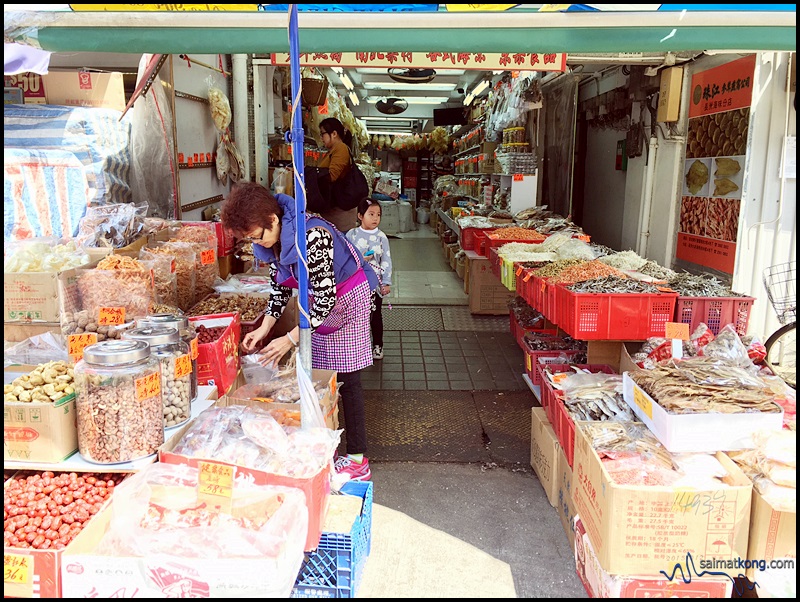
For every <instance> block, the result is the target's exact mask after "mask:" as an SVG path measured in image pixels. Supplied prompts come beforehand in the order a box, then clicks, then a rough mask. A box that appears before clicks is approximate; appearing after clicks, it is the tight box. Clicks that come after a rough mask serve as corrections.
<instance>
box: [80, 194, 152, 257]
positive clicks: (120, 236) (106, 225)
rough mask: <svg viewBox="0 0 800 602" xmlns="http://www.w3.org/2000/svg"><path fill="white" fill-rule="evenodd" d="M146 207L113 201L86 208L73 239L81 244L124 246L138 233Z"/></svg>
mask: <svg viewBox="0 0 800 602" xmlns="http://www.w3.org/2000/svg"><path fill="white" fill-rule="evenodd" d="M145 215H147V206H146V205H144V206H136V205H134V204H132V203H114V204H110V205H99V206H95V207H87V208H86V215H84V216H83V217H82V218H81V221H80V224H79V225H78V235H77V236H76V237H75V238H76V242H77V244H78V245H79V246H82V247H100V248H109V247H110V248H115V249H119V248H121V247H125V246H127V245H129V244H130V243H132V242H133V241H134V240H136V239H137V238H138V237H139V236H141V234H142V232H143V230H144V217H145Z"/></svg>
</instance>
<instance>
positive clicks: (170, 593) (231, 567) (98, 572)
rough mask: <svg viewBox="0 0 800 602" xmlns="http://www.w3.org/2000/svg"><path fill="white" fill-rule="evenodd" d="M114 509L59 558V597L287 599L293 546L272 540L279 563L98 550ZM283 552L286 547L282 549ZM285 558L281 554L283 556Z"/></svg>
mask: <svg viewBox="0 0 800 602" xmlns="http://www.w3.org/2000/svg"><path fill="white" fill-rule="evenodd" d="M111 517H112V509H111V507H106V508H105V509H104V510H103V511H101V512H100V513H98V514H97V515H96V516H95V518H94V519H93V520H92V522H91V523H90V524H89V525H87V527H86V529H84V531H83V532H82V533H81V535H82V536H83V537H81V539H80V541H78V539H77V538H76V539H75V541H74V542H73V544H71V545H70V546H68V547H67V548H66V550H64V553H63V555H62V557H61V562H60V573H61V585H62V587H61V589H62V595H61V596H59V597H63V598H84V597H90V598H92V597H99V598H134V597H135V598H143V597H144V598H175V597H178V598H181V597H189V598H209V597H211V598H224V597H229V596H230V595H231V593H232V592H236V596H238V597H240V598H241V597H244V598H249V597H256V596H266V597H270V598H272V597H275V598H277V597H288V591H290V589H291V586H292V585H294V582H293V580H292V579H291V576H290V573H289V571H291V570H292V568H293V567H292V563H293V562H295V561H296V557H297V553H298V549H297V544H293V543H292V542H280V541H276V543H275V545H276V549H278V550H281V554H282V558H283V559H282V560H275V559H272V558H235V559H231V558H182V557H177V556H169V555H164V554H161V555H153V556H151V557H146V558H141V557H132V556H108V555H100V554H98V553H97V552H96V549H97V546H98V544H99V543H100V541H101V540H102V539H103V537H104V535H105V534H106V532H107V530H108V528H109V525H110V523H111ZM284 548H285V549H284ZM284 554H285V556H283V555H284Z"/></svg>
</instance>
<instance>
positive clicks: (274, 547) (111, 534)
mask: <svg viewBox="0 0 800 602" xmlns="http://www.w3.org/2000/svg"><path fill="white" fill-rule="evenodd" d="M199 483H200V473H199V470H198V469H196V468H191V467H189V466H184V465H174V464H165V463H161V462H159V463H156V464H151V465H149V466H147V467H145V468H143V469H142V470H141V471H139V472H137V473H136V474H134V475H132V476H131V477H129V478H128V479H126V480H125V481H123V482H122V483H121V484H120V485H119V486H118V487H117V493H116V494H115V495H114V497H113V500H112V505H111V510H112V517H111V522H110V525H109V527H108V531H107V532H106V534H105V536H104V537H103V539H102V540H101V541H100V544H99V546H98V553H99V554H102V555H107V556H133V557H139V558H153V557H157V556H162V555H163V556H166V557H167V558H168V559H174V561H177V562H178V563H181V562H182V563H184V564H191V563H192V560H193V559H204V560H212V561H215V560H220V561H226V560H235V559H242V560H243V561H257V562H258V567H259V571H258V574H254V575H252V579H250V580H248V581H247V582H242V583H237V584H236V585H237V595H238V596H243V597H261V596H264V595H268V596H276V597H288V596H289V594H290V593H291V590H292V587H293V585H294V583H295V580H296V579H297V573H298V571H299V570H300V566H301V564H302V562H303V548H304V544H305V541H306V537H307V533H308V508H307V506H306V501H305V495H304V494H303V492H302V491H300V490H299V489H296V488H289V487H279V486H274V485H255V484H252V483H251V482H250V481H249V480H248V479H247V478H236V479H235V481H234V483H233V487H232V488H231V512H230V513H226V512H222V511H220V510H219V509H218V508H216V509H215V508H213V507H211V506H210V505H209V504H208V502H207V501H206V500H204V499H202V498H201V497H200V494H199V490H200V487H199ZM154 577H155V579H154V582H155V585H156V586H158V587H160V588H161V592H160V593H161V594H162V595H163V594H164V593H167V596H168V597H184V596H185V595H186V594H185V593H184V594H183V595H181V594H180V592H179V591H174V592H172V589H171V588H173V587H174V586H176V585H178V584H177V583H176V584H173V585H171V586H167V584H166V583H159V577H160V575H159V574H158V572H156V573H155V575H154ZM187 581H190V582H191V583H190V585H191V584H192V583H194V582H192V580H187ZM225 581H226V578H225V576H224V573H222V574H220V573H219V572H218V573H216V574H215V573H213V572H212V573H211V574H210V575H209V576H208V578H207V581H206V582H205V583H203V584H202V585H203V586H204V587H205V589H206V591H205V592H204V594H203V596H204V597H209V596H210V597H224V596H225V595H226V594H225V591H226V589H225V586H226V585H227V583H225ZM195 585H196V584H195ZM220 586H222V587H220ZM265 588H266V589H265ZM154 591H155V592H156V593H159V592H158V589H155V590H154ZM229 594H230V592H228V594H227V595H229ZM148 595H150V592H148ZM197 595H198V596H199V595H200V594H199V593H198V594H197Z"/></svg>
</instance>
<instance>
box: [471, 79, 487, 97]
mask: <svg viewBox="0 0 800 602" xmlns="http://www.w3.org/2000/svg"><path fill="white" fill-rule="evenodd" d="M488 87H489V80H488V79H484V80H483V81H481V82H480V83H479V84H478V85H477V86H475V87H474V88H473V89H472V92H470V94H472V95H473V96H478V95H479V94H480V93H481V92H483V91H484V90H485V89H486V88H488Z"/></svg>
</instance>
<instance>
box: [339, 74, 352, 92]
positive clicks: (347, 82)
mask: <svg viewBox="0 0 800 602" xmlns="http://www.w3.org/2000/svg"><path fill="white" fill-rule="evenodd" d="M339 79H340V80H342V83H343V84H344V87H345V88H347V89H348V90H353V89H354V87H355V86H353V82H352V81H350V78H349V77H348V76H347V73H342V74H341V75H340V76H339Z"/></svg>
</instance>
